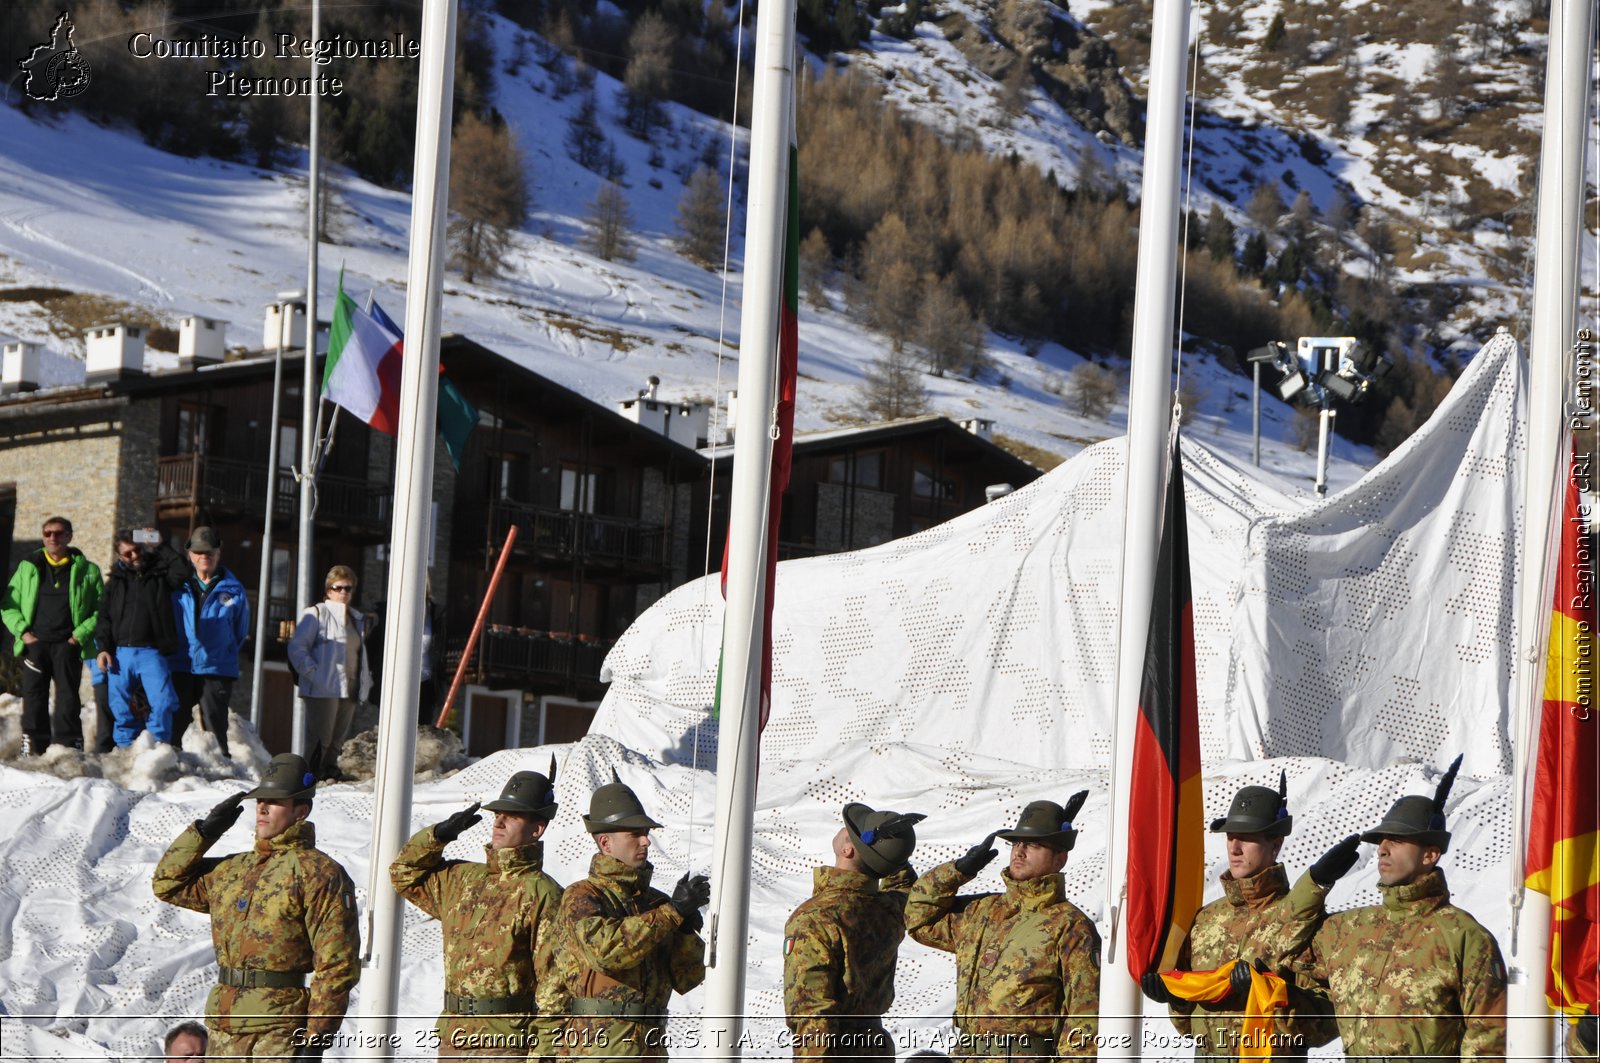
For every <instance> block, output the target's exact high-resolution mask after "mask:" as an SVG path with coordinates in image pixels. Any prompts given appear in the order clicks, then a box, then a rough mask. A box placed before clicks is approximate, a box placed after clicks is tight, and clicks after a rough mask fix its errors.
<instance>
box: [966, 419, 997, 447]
mask: <svg viewBox="0 0 1600 1063" xmlns="http://www.w3.org/2000/svg"><path fill="white" fill-rule="evenodd" d="M959 423H960V425H961V427H962V429H964V430H965V431H968V432H971V433H972V434H973V435H975V436H977V437H978V438H979V439H984V440H988V441H989V442H991V443H992V442H994V422H993V421H991V420H989V419H988V418H987V417H968V418H967V419H966V420H964V421H961V422H959Z"/></svg>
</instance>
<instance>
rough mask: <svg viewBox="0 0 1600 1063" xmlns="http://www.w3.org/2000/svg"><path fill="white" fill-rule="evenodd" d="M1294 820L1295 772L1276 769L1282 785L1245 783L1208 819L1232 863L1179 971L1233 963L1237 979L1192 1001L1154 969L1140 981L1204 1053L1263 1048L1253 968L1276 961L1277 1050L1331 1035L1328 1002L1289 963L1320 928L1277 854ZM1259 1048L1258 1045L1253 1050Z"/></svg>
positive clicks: (1297, 1048)
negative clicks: (1284, 997)
mask: <svg viewBox="0 0 1600 1063" xmlns="http://www.w3.org/2000/svg"><path fill="white" fill-rule="evenodd" d="M1293 829H1294V817H1293V816H1292V815H1290V814H1289V780H1288V777H1287V776H1286V775H1285V774H1284V773H1283V772H1281V771H1280V772H1279V773H1278V788H1277V789H1276V790H1274V789H1272V788H1271V787H1268V786H1245V787H1241V788H1240V789H1239V792H1238V793H1236V794H1234V795H1233V803H1232V805H1230V806H1229V808H1228V814H1227V815H1226V816H1223V817H1221V818H1219V819H1214V820H1212V821H1211V832H1212V833H1213V834H1225V835H1227V842H1228V849H1227V852H1228V870H1226V871H1224V872H1223V873H1222V878H1221V882H1222V890H1223V895H1222V896H1221V897H1220V898H1218V899H1217V900H1214V901H1212V902H1211V903H1210V904H1208V905H1206V906H1205V907H1204V908H1202V909H1200V911H1199V913H1198V914H1196V916H1195V919H1194V925H1193V926H1192V927H1191V928H1190V930H1189V936H1188V937H1187V938H1185V939H1184V942H1183V947H1182V948H1181V949H1180V950H1179V952H1178V960H1177V966H1178V969H1179V970H1181V971H1219V972H1220V970H1221V968H1223V967H1228V966H1231V967H1232V968H1233V976H1234V979H1233V988H1232V990H1231V991H1230V992H1229V994H1228V995H1227V996H1226V997H1224V998H1222V999H1221V1000H1216V1001H1211V1002H1209V1003H1196V1002H1194V1001H1191V1000H1185V999H1182V998H1180V997H1177V996H1175V995H1174V994H1173V993H1172V992H1170V991H1169V990H1168V988H1167V986H1166V984H1165V983H1163V982H1162V980H1161V976H1160V975H1159V974H1156V973H1154V972H1152V973H1150V974H1147V975H1145V976H1144V978H1143V979H1142V981H1141V985H1142V986H1143V987H1144V992H1145V995H1146V996H1148V997H1149V998H1150V999H1151V1000H1154V1001H1156V1002H1157V1003H1166V1004H1168V1005H1169V1012H1170V1014H1171V1017H1172V1025H1173V1026H1175V1027H1177V1029H1178V1031H1179V1032H1180V1033H1184V1034H1188V1035H1190V1036H1192V1037H1194V1038H1195V1039H1196V1041H1197V1042H1198V1043H1197V1045H1196V1052H1197V1054H1199V1055H1201V1056H1221V1057H1229V1058H1237V1057H1239V1056H1241V1055H1245V1054H1257V1055H1259V1054H1260V1049H1262V1048H1265V1047H1268V1046H1267V1045H1265V1044H1259V1043H1253V1039H1254V1038H1255V1034H1254V1033H1253V1032H1252V1031H1251V1030H1250V1029H1249V1027H1250V1026H1251V1025H1252V1024H1251V1023H1250V1022H1248V1021H1247V1019H1246V1017H1245V1015H1243V1014H1242V1012H1243V1011H1244V1010H1245V1002H1246V997H1247V996H1248V993H1249V990H1250V982H1251V978H1250V969H1251V968H1252V967H1253V966H1255V967H1258V969H1261V970H1271V971H1274V972H1276V973H1277V974H1279V976H1280V977H1282V978H1284V980H1285V981H1286V982H1288V983H1289V1003H1288V1006H1287V1007H1285V1008H1282V1009H1279V1010H1278V1011H1277V1012H1275V1013H1274V1014H1273V1018H1272V1026H1271V1028H1270V1047H1271V1054H1272V1055H1274V1056H1289V1057H1295V1056H1302V1057H1303V1056H1305V1055H1306V1050H1307V1049H1308V1048H1314V1047H1316V1046H1318V1045H1324V1044H1327V1043H1328V1042H1329V1041H1331V1040H1333V1038H1334V1036H1335V1033H1336V1031H1335V1029H1334V1026H1333V1022H1332V1019H1331V1018H1330V1017H1329V1016H1328V1014H1327V1006H1326V1004H1325V1002H1323V1001H1320V1000H1318V999H1317V998H1315V997H1313V996H1312V995H1311V994H1310V993H1308V992H1306V991H1305V990H1303V989H1300V988H1298V987H1297V986H1296V985H1294V972H1293V971H1292V970H1290V967H1291V966H1292V964H1293V963H1294V962H1295V961H1296V960H1297V959H1299V958H1300V954H1301V953H1302V952H1303V950H1304V948H1305V945H1306V943H1307V942H1308V941H1310V939H1311V935H1312V933H1313V932H1314V931H1315V930H1316V927H1317V924H1318V921H1319V916H1317V915H1314V914H1306V915H1303V916H1301V917H1297V916H1296V914H1295V912H1294V911H1293V910H1292V909H1291V907H1290V905H1289V899H1288V898H1289V876H1288V875H1287V874H1286V873H1285V871H1284V868H1283V865H1282V864H1281V863H1279V862H1278V851H1279V850H1280V849H1282V848H1283V840H1284V839H1285V838H1287V837H1288V836H1289V833H1290V832H1291V831H1292V830H1293ZM1252 1049H1253V1050H1255V1051H1254V1052H1253V1053H1252V1052H1251V1050H1252Z"/></svg>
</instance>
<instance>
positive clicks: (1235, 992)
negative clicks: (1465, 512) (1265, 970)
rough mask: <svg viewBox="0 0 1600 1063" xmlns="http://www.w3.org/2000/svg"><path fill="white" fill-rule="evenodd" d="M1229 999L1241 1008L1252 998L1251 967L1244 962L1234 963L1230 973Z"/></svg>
mask: <svg viewBox="0 0 1600 1063" xmlns="http://www.w3.org/2000/svg"><path fill="white" fill-rule="evenodd" d="M1228 982H1229V983H1230V984H1231V987H1232V988H1230V989H1229V990H1228V999H1229V1000H1230V1001H1232V1002H1234V1003H1235V1004H1237V1005H1238V1006H1239V1007H1240V1008H1242V1007H1243V1006H1244V1002H1245V1001H1246V1000H1248V999H1249V998H1250V965H1249V964H1248V963H1246V962H1244V961H1243V960H1234V961H1233V970H1231V971H1229V972H1228Z"/></svg>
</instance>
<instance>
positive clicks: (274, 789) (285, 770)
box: [245, 753, 317, 801]
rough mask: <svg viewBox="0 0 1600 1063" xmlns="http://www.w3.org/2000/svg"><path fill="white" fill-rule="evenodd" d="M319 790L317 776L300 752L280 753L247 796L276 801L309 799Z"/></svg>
mask: <svg viewBox="0 0 1600 1063" xmlns="http://www.w3.org/2000/svg"><path fill="white" fill-rule="evenodd" d="M316 792H317V777H316V776H315V775H313V774H312V773H311V765H309V764H307V763H306V758H305V757H302V756H301V755H300V754H298V753H279V754H278V755H277V756H275V757H273V758H272V763H271V764H268V765H267V772H266V774H265V775H263V776H261V782H260V783H259V784H257V786H256V788H255V789H254V790H251V791H250V792H249V793H247V794H245V796H246V797H253V798H261V797H265V798H267V799H269V800H275V801H309V800H311V799H312V797H313V796H315V795H316Z"/></svg>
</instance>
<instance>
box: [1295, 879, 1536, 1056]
mask: <svg viewBox="0 0 1600 1063" xmlns="http://www.w3.org/2000/svg"><path fill="white" fill-rule="evenodd" d="M1378 892H1379V893H1381V894H1382V895H1383V903H1382V904H1381V905H1369V906H1367V907H1365V908H1353V909H1350V910H1349V911H1344V912H1335V913H1334V914H1333V915H1330V916H1328V917H1327V920H1326V921H1325V922H1324V923H1323V924H1322V926H1321V928H1319V929H1318V930H1317V932H1316V935H1315V937H1313V938H1312V940H1311V950H1310V955H1309V963H1308V971H1309V974H1310V976H1311V978H1312V979H1314V980H1315V982H1316V983H1317V984H1318V985H1319V986H1321V987H1322V988H1323V989H1324V990H1325V992H1326V993H1327V996H1328V999H1329V1000H1330V1001H1331V1003H1332V1004H1333V1010H1334V1013H1335V1017H1336V1018H1337V1020H1338V1024H1339V1036H1340V1037H1341V1038H1343V1040H1344V1050H1345V1054H1346V1056H1347V1057H1348V1058H1352V1059H1353V1058H1356V1057H1369V1058H1383V1057H1388V1058H1397V1059H1403V1058H1411V1057H1418V1056H1450V1057H1454V1056H1461V1057H1504V1056H1505V1052H1506V1023H1505V1015H1506V968H1505V963H1504V962H1503V961H1502V960H1501V958H1500V946H1499V945H1497V944H1496V943H1495V940H1494V935H1492V934H1490V933H1489V932H1488V931H1487V930H1485V929H1484V928H1483V927H1482V926H1481V925H1480V924H1479V923H1478V921H1477V920H1476V919H1474V918H1472V916H1470V915H1468V914H1467V913H1466V912H1464V911H1462V910H1461V909H1460V908H1456V907H1454V906H1453V905H1451V903H1450V889H1449V887H1448V886H1447V885H1446V884H1445V877H1444V872H1443V871H1441V870H1440V869H1439V868H1437V867H1435V868H1431V869H1430V870H1428V871H1425V872H1423V873H1422V874H1421V875H1419V876H1417V878H1416V879H1415V880H1414V881H1412V882H1409V883H1406V884H1405V885H1399V886H1379V887H1378ZM1326 895H1327V890H1325V889H1324V888H1323V887H1321V886H1318V885H1317V884H1316V883H1315V882H1313V881H1312V879H1311V877H1310V876H1309V875H1301V876H1300V878H1299V879H1298V880H1297V881H1296V882H1295V884H1294V889H1293V890H1292V891H1291V892H1290V895H1289V900H1290V904H1291V905H1292V906H1293V907H1294V909H1295V911H1296V913H1297V914H1298V915H1300V916H1302V917H1304V916H1306V915H1308V914H1312V913H1316V912H1320V911H1321V910H1322V906H1323V900H1324V898H1325V897H1326Z"/></svg>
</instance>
